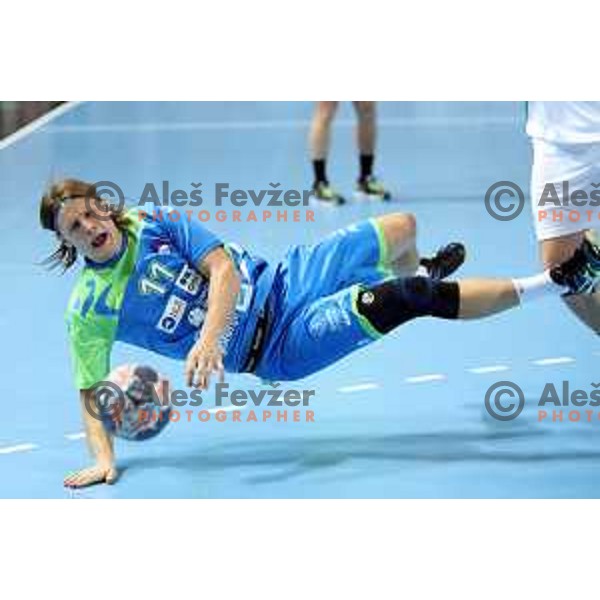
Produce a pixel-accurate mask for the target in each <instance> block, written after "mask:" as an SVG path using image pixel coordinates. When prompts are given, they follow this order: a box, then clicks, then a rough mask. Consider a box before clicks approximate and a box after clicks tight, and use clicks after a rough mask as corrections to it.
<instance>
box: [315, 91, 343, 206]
mask: <svg viewBox="0 0 600 600" xmlns="http://www.w3.org/2000/svg"><path fill="white" fill-rule="evenodd" d="M338 104H339V103H338V102H317V103H316V106H315V112H314V114H313V118H312V122H311V126H310V140H309V141H310V153H311V160H312V166H313V171H314V182H313V192H314V196H315V198H316V199H317V200H321V201H323V202H324V203H328V204H332V205H336V204H342V203H343V202H344V198H342V196H340V195H339V194H338V193H337V192H336V191H335V190H334V189H333V188H332V187H331V185H330V184H329V180H328V178H327V158H328V156H329V145H330V140H331V124H332V122H333V118H334V117H335V113H336V112H337V108H338Z"/></svg>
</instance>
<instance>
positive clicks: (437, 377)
mask: <svg viewBox="0 0 600 600" xmlns="http://www.w3.org/2000/svg"><path fill="white" fill-rule="evenodd" d="M445 379H446V376H445V375H443V374H442V373H431V374H430V375H416V376H414V377H406V378H405V379H404V382H405V383H427V382H428V381H444V380H445Z"/></svg>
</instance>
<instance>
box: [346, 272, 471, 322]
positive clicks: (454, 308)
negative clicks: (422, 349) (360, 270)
mask: <svg viewBox="0 0 600 600" xmlns="http://www.w3.org/2000/svg"><path fill="white" fill-rule="evenodd" d="M459 305H460V290H459V287H458V283H456V282H446V281H434V280H432V279H429V278H428V277H407V278H397V279H390V280H388V281H384V282H383V283H380V284H377V285H374V286H371V287H364V286H361V289H360V291H359V292H358V298H357V301H356V306H357V309H358V312H359V313H360V314H361V315H362V316H363V317H365V318H366V319H368V321H369V322H370V323H371V325H373V327H374V328H375V329H376V330H377V331H379V332H380V333H388V332H389V331H391V330H392V329H394V328H395V327H398V325H402V324H403V323H406V321H410V320H411V319H414V318H415V317H425V316H431V317H440V318H442V319H456V318H458V310H459Z"/></svg>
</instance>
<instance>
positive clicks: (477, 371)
mask: <svg viewBox="0 0 600 600" xmlns="http://www.w3.org/2000/svg"><path fill="white" fill-rule="evenodd" d="M508 370H510V367H509V366H507V365H489V366H487V367H473V368H472V369H467V372H468V373H473V374H474V375H483V374H484V373H499V372H500V371H508Z"/></svg>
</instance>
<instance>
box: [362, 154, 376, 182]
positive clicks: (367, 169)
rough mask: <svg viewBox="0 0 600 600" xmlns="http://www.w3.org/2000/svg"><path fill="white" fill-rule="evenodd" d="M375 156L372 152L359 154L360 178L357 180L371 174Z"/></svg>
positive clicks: (364, 178)
mask: <svg viewBox="0 0 600 600" xmlns="http://www.w3.org/2000/svg"><path fill="white" fill-rule="evenodd" d="M374 161H375V156H374V155H373V154H361V155H360V178H359V181H361V182H363V181H365V180H366V179H368V178H369V177H371V175H372V174H373V162H374Z"/></svg>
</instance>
